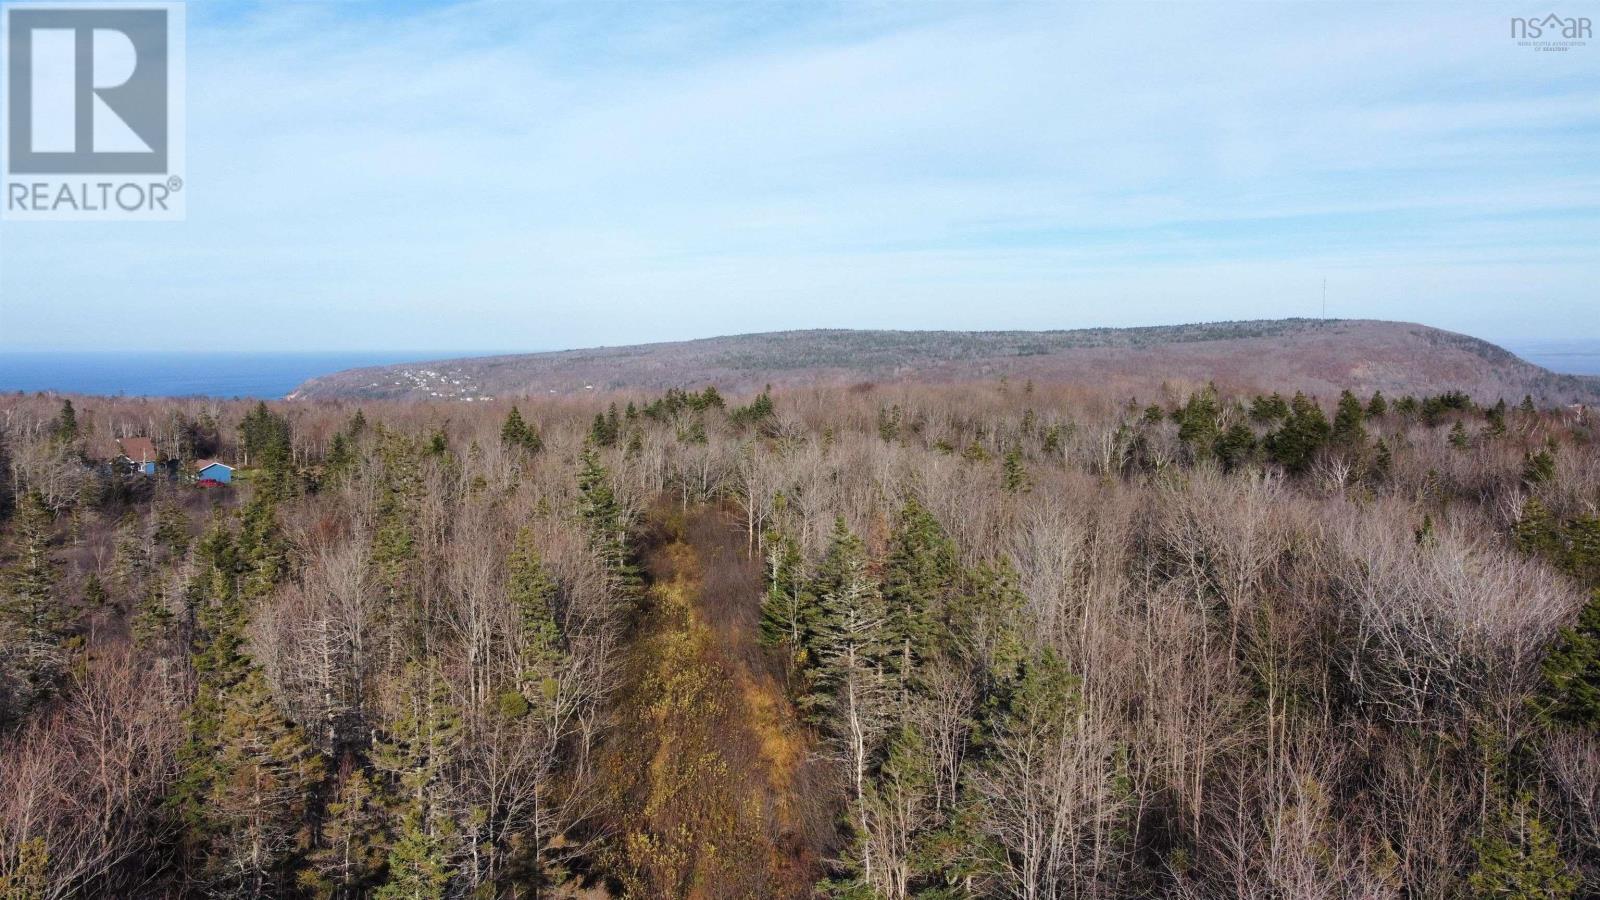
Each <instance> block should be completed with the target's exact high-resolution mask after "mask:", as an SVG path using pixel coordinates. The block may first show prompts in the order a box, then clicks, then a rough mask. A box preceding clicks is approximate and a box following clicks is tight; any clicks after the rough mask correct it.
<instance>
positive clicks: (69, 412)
mask: <svg viewBox="0 0 1600 900" xmlns="http://www.w3.org/2000/svg"><path fill="white" fill-rule="evenodd" d="M78 435H79V429H78V411H77V410H76V409H73V408H72V401H71V400H62V401H61V411H60V412H59V413H57V414H56V417H55V419H54V420H53V421H51V423H50V436H51V437H52V438H54V439H55V440H56V442H57V443H61V444H70V443H72V442H73V441H76V440H77V439H78Z"/></svg>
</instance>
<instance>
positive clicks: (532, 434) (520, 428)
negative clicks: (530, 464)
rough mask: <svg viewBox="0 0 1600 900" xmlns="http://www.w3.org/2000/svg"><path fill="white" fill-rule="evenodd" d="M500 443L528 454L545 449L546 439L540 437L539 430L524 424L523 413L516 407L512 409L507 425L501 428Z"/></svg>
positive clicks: (507, 416)
mask: <svg viewBox="0 0 1600 900" xmlns="http://www.w3.org/2000/svg"><path fill="white" fill-rule="evenodd" d="M500 442H501V443H502V444H505V445H506V446H507V447H514V448H517V449H520V450H524V451H526V452H528V453H538V452H539V451H540V450H543V449H544V439H543V438H542V437H540V436H539V430H538V429H537V428H534V427H533V426H532V425H529V424H528V423H527V422H524V421H523V420H522V412H521V411H520V410H518V409H517V408H516V407H515V406H513V407H511V412H510V413H508V414H507V415H506V422H505V424H504V425H502V426H501V427H500Z"/></svg>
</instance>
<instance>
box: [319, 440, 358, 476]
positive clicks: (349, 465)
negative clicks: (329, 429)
mask: <svg viewBox="0 0 1600 900" xmlns="http://www.w3.org/2000/svg"><path fill="white" fill-rule="evenodd" d="M323 466H324V469H325V472H326V475H325V477H326V478H327V479H328V480H329V481H331V482H338V481H339V480H340V479H342V478H344V477H346V476H348V475H349V474H350V473H351V472H353V471H355V467H356V452H355V447H354V445H353V442H352V440H351V439H350V438H348V437H346V436H345V433H344V432H342V431H341V432H339V433H337V434H335V435H334V436H333V443H332V444H331V445H330V446H329V447H328V456H327V458H326V459H324V460H323Z"/></svg>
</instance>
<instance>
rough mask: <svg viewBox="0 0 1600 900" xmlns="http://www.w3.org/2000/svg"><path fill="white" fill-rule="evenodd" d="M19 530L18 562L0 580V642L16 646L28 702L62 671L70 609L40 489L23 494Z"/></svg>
mask: <svg viewBox="0 0 1600 900" xmlns="http://www.w3.org/2000/svg"><path fill="white" fill-rule="evenodd" d="M15 530H16V537H17V540H16V546H17V561H16V563H15V564H14V565H13V566H12V567H11V570H10V571H9V572H7V573H5V577H4V581H3V582H0V591H3V593H0V646H4V644H10V645H11V646H12V648H14V649H13V650H12V652H13V653H14V654H15V655H16V657H17V658H18V675H19V676H20V681H21V694H22V697H21V700H22V704H23V706H24V707H26V706H30V705H32V704H33V703H36V702H38V701H39V700H40V699H43V698H44V697H45V696H47V695H48V694H49V693H50V692H51V690H52V689H53V687H54V685H55V681H56V679H57V678H58V677H59V676H60V674H61V669H62V665H63V662H64V652H63V650H62V647H61V643H62V639H63V637H64V636H65V630H66V625H67V614H66V609H65V607H64V606H63V604H62V602H61V598H59V597H57V596H56V583H57V580H58V574H57V566H56V563H55V561H54V560H53V559H51V558H50V541H51V538H52V537H53V535H54V531H55V517H54V516H52V515H51V513H50V509H49V507H48V506H46V505H45V502H44V498H43V497H41V496H40V495H39V493H38V492H37V491H29V492H28V493H26V494H24V495H23V498H22V502H21V503H20V504H18V506H17V514H16V521H15Z"/></svg>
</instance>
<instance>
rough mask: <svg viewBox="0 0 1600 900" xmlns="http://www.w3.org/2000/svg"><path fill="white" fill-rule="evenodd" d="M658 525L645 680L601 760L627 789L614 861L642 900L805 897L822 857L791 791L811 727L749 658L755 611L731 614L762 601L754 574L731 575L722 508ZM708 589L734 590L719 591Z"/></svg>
mask: <svg viewBox="0 0 1600 900" xmlns="http://www.w3.org/2000/svg"><path fill="white" fill-rule="evenodd" d="M661 524H663V526H664V527H663V531H664V532H665V535H666V537H665V540H664V541H663V542H662V543H660V544H659V545H658V546H657V547H656V548H655V549H654V550H652V551H651V552H650V553H649V555H648V558H647V561H646V562H647V565H646V569H647V572H648V574H649V579H650V586H649V589H648V592H647V599H646V604H645V608H644V610H643V611H642V613H641V615H640V618H639V620H638V622H637V623H636V627H635V630H634V635H633V640H632V643H631V646H630V648H629V650H628V661H627V664H626V665H627V668H628V670H629V676H628V677H627V678H625V679H624V681H623V683H624V684H628V685H633V686H634V687H633V688H632V689H631V690H630V691H628V692H627V693H626V694H625V695H624V696H622V697H620V698H619V700H618V704H617V707H616V711H615V714H616V716H617V717H618V720H619V721H618V730H617V731H618V735H619V737H618V739H617V740H616V742H615V743H614V745H613V747H612V750H611V752H610V753H609V754H608V755H607V758H606V759H605V761H604V763H603V765H604V770H605V771H606V773H607V780H608V781H610V782H611V783H613V784H614V785H615V786H616V787H615V790H614V792H613V796H612V798H611V801H610V806H611V811H610V818H611V821H612V827H613V829H614V830H615V834H616V839H615V842H614V845H613V848H612V851H611V853H610V854H609V865H608V868H610V869H611V871H612V873H613V874H614V876H615V878H616V880H617V882H618V886H619V887H621V888H622V890H623V891H624V892H626V893H627V894H629V895H631V896H648V897H690V898H715V897H786V896H805V895H807V894H808V893H809V890H810V884H811V882H812V881H813V880H814V878H815V872H814V871H812V866H813V865H814V859H813V858H812V857H811V854H808V853H806V852H805V851H804V850H803V848H804V847H805V845H806V843H807V842H806V841H804V840H800V839H799V838H798V836H797V830H798V829H797V827H796V825H795V816H794V809H795V806H796V804H795V802H794V799H793V797H792V796H791V795H790V793H789V792H790V791H791V789H792V786H793V785H794V783H795V780H796V779H795V777H794V776H795V773H796V771H797V770H798V769H799V768H800V767H801V766H803V765H804V762H805V758H806V752H805V750H806V748H805V738H804V732H803V731H802V730H801V729H800V727H799V726H798V724H797V723H796V722H795V721H794V719H793V716H792V714H791V712H790V708H789V704H788V701H787V700H786V699H785V698H784V697H783V694H782V690H781V687H780V686H779V685H778V684H777V683H776V682H775V681H774V680H773V679H772V678H771V677H770V676H769V675H767V674H766V673H765V672H763V671H757V670H755V669H753V668H752V666H751V661H759V659H760V653H759V648H757V647H756V633H755V628H754V619H753V618H751V617H749V616H742V615H738V616H736V615H727V614H726V613H728V612H729V611H730V610H731V609H735V608H737V605H738V604H744V605H747V606H752V607H753V605H754V604H755V603H756V602H757V595H756V592H755V591H754V590H751V591H748V592H747V593H748V594H749V596H747V597H739V596H737V591H736V590H734V589H735V588H737V587H743V586H745V585H743V584H742V582H744V581H746V580H748V579H742V578H735V579H733V580H731V581H730V580H729V579H728V578H727V577H726V575H727V573H728V566H730V565H736V564H738V563H739V562H742V561H743V560H742V556H743V554H742V553H741V554H739V557H740V559H737V560H736V559H734V558H731V557H730V556H727V555H724V554H720V553H718V552H717V551H718V549H719V548H717V547H716V546H715V543H716V538H717V533H718V529H719V527H720V528H721V529H722V530H726V523H725V522H723V521H722V520H721V519H720V517H719V516H718V514H717V513H716V512H715V511H712V510H699V511H695V510H691V511H690V514H689V517H688V519H687V521H685V520H683V519H681V518H678V517H673V518H672V519H671V520H666V519H664V518H663V521H662V523H661ZM708 567H714V570H713V571H714V577H712V578H709V579H708V578H707V577H706V573H707V569H708ZM754 577H755V578H759V575H758V574H757V575H755V576H754ZM755 583H757V584H758V583H759V582H755ZM708 584H709V585H711V586H713V587H716V588H721V589H724V590H721V591H720V592H719V594H720V595H719V596H715V597H710V596H708V590H707V587H708Z"/></svg>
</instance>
